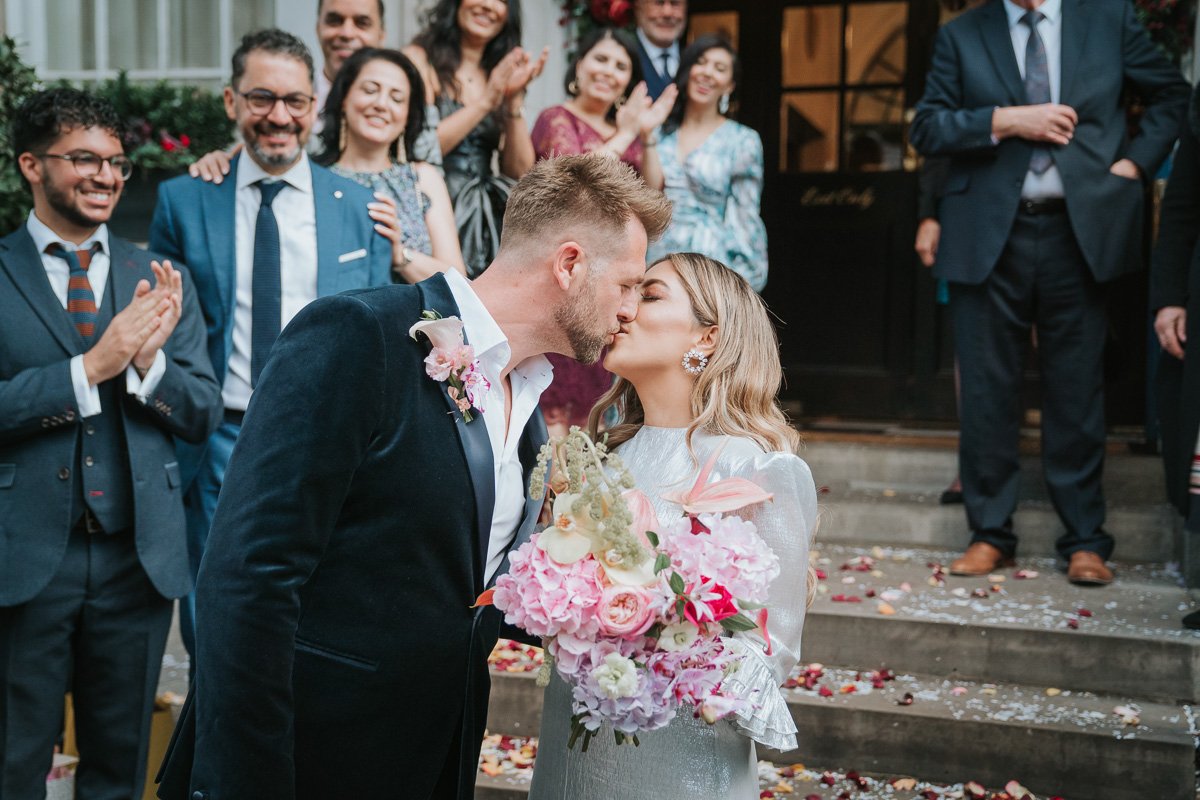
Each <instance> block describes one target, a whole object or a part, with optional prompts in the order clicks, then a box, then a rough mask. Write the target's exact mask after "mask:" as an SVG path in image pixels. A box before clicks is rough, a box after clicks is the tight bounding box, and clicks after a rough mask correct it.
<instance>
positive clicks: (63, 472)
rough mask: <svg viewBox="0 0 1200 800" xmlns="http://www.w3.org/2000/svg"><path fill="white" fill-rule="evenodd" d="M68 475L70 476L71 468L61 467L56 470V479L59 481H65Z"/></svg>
mask: <svg viewBox="0 0 1200 800" xmlns="http://www.w3.org/2000/svg"><path fill="white" fill-rule="evenodd" d="M69 477H71V470H69V469H67V468H66V467H63V468H62V469H60V470H59V471H58V479H59V480H60V481H65V480H66V479H67V478H69Z"/></svg>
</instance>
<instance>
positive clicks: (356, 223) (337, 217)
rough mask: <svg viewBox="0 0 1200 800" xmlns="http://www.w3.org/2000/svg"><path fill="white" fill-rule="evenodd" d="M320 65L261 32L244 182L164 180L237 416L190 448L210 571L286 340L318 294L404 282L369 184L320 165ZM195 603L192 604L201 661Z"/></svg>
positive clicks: (163, 192) (170, 215)
mask: <svg viewBox="0 0 1200 800" xmlns="http://www.w3.org/2000/svg"><path fill="white" fill-rule="evenodd" d="M312 80H313V62H312V56H311V55H310V54H309V52H308V48H306V47H305V46H304V43H303V42H301V41H300V40H299V39H297V38H296V37H294V36H292V35H291V34H289V33H285V32H284V31H281V30H276V29H268V30H262V31H257V32H254V33H250V34H247V35H246V36H245V37H243V39H242V42H241V45H240V46H239V47H238V49H237V50H236V51H235V52H234V54H233V75H232V78H231V80H230V84H229V86H227V87H226V88H225V110H226V113H228V114H229V117H230V119H233V120H235V121H236V122H237V126H238V130H239V131H240V132H241V136H242V141H243V142H244V145H245V146H244V152H242V153H241V154H240V155H239V156H237V157H236V158H235V159H234V160H233V163H232V165H231V168H232V176H231V179H230V180H228V181H225V182H224V183H220V184H217V183H207V182H205V181H203V180H199V179H196V178H191V177H188V176H186V175H184V176H180V177H178V178H175V179H173V180H170V181H167V182H166V183H164V184H163V185H162V186H161V187H159V194H158V204H157V206H156V207H155V209H154V220H153V221H152V222H151V224H150V247H151V248H152V249H154V250H156V251H157V252H160V253H163V254H164V255H166V256H167V257H169V258H175V259H179V260H180V261H183V262H184V263H185V264H187V265H188V268H189V269H190V270H191V274H192V276H193V277H194V278H195V281H196V287H197V291H198V294H199V298H200V306H201V308H203V309H204V317H205V319H206V320H207V321H208V355H209V358H210V359H211V360H212V365H213V370H214V372H215V373H216V376H217V380H218V381H219V382H220V383H221V398H222V401H223V402H224V405H225V414H224V418H223V420H222V422H221V425H220V427H219V428H218V429H217V431H216V432H215V433H214V434H213V435H212V436H211V437H210V439H209V441H208V442H206V443H204V444H203V445H202V446H200V447H185V448H181V452H180V460H181V463H182V464H183V468H184V469H183V473H184V481H185V486H187V491H186V494H185V501H186V505H187V513H188V549H189V554H190V556H191V563H192V569H193V575H194V574H195V572H196V571H197V570H199V567H200V560H201V558H202V556H203V554H204V544H205V542H206V541H207V539H208V529H209V526H210V524H211V523H212V515H213V511H214V509H215V508H216V505H217V495H218V494H219V493H220V490H221V484H222V482H223V479H224V474H225V466H226V464H228V463H229V456H230V453H231V452H232V451H233V445H234V443H235V442H236V441H237V436H238V431H239V429H240V428H241V421H242V416H243V415H244V414H245V412H246V406H247V404H248V403H249V402H250V396H251V393H252V391H253V389H254V386H255V385H256V383H257V382H258V377H259V374H260V373H261V371H262V368H263V365H264V364H266V362H267V355H268V353H269V352H270V349H271V345H272V343H273V342H274V341H275V337H276V336H278V335H279V331H281V330H282V329H283V328H284V327H286V326H287V324H288V322H289V321H290V320H291V319H292V317H294V316H295V315H296V313H297V312H299V311H300V309H301V308H303V307H304V306H305V305H307V304H308V303H310V302H312V301H313V300H315V299H316V298H318V297H324V296H326V295H331V294H336V293H338V292H342V291H345V290H347V289H360V288H363V287H366V286H380V285H383V284H387V283H389V282H390V281H391V266H392V251H391V243H390V242H388V240H387V239H385V238H384V237H383V236H381V235H379V234H377V233H376V232H375V231H374V227H373V226H374V221H373V219H372V217H371V216H369V215H370V214H372V213H377V212H376V211H372V210H371V209H370V206H371V204H372V203H375V202H376V200H375V198H374V196H373V195H372V193H371V191H370V190H369V189H366V188H364V187H362V186H360V185H358V184H357V183H355V182H354V181H351V180H348V179H346V178H342V177H340V176H338V175H334V174H333V173H332V172H330V171H329V170H327V169H325V168H324V167H321V166H318V165H316V164H313V163H312V162H311V161H309V158H308V154H307V153H306V152H305V151H304V146H305V144H306V143H307V141H308V138H309V135H310V134H311V133H312V127H313V122H314V120H315V119H316V103H315V101H314V97H313V83H312ZM194 613H195V610H194V603H193V598H192V597H190V596H189V597H188V598H187V600H185V601H184V602H183V603H182V604H181V613H180V623H181V628H182V634H183V641H184V644H185V645H186V646H187V649H188V652H189V653H190V654H192V656H193V658H194V657H195V654H196V648H195V642H194V634H193V631H194V628H193V620H194Z"/></svg>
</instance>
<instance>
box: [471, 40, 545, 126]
mask: <svg viewBox="0 0 1200 800" xmlns="http://www.w3.org/2000/svg"><path fill="white" fill-rule="evenodd" d="M548 58H550V48H549V47H544V48H542V53H541V55H540V56H539V57H538V58H536V59H535V58H533V57H531V56H530V55H529V53H528V52H527V51H526V50H525V48H523V47H514V48H513V49H512V50H511V51H510V52H509V54H508V55H506V56H505V57H504V58H502V59H500V63H499V64H497V65H496V66H495V67H494V68H493V69H492V73H491V75H489V76H488V81H487V88H486V90H485V97H486V99H487V103H488V105H489V106H490V107H491V108H492V110H493V111H494V110H496V109H499V108H500V106H501V105H503V104H504V103H505V102H512V101H514V100H516V101H519V100H521V99H522V98H523V97H524V94H525V89H526V88H527V87H528V86H529V84H530V83H531V82H532V81H533V80H534V78H536V77H538V76H539V75H541V74H542V70H543V69H545V68H546V60H547V59H548Z"/></svg>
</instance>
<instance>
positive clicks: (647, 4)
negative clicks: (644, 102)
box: [633, 0, 687, 100]
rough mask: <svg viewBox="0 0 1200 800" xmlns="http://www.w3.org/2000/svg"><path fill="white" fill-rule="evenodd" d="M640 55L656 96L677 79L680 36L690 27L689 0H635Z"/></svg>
mask: <svg viewBox="0 0 1200 800" xmlns="http://www.w3.org/2000/svg"><path fill="white" fill-rule="evenodd" d="M633 17H634V21H635V22H636V23H637V39H638V58H639V59H640V60H641V62H642V76H643V77H644V78H645V80H646V88H647V89H648V90H649V92H650V96H651V97H652V98H654V99H655V100H657V99H658V96H659V95H660V94H662V93H663V90H664V89H666V88H667V85H668V84H670V83H671V82H673V81H674V80H675V72H676V71H677V70H678V69H679V37H681V36H683V29H684V28H685V27H687V0H635V2H634V4H633Z"/></svg>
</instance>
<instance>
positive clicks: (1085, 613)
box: [1075, 608, 1092, 617]
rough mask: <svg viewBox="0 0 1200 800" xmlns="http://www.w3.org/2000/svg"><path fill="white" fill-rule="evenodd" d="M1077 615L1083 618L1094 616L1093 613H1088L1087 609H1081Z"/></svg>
mask: <svg viewBox="0 0 1200 800" xmlns="http://www.w3.org/2000/svg"><path fill="white" fill-rule="evenodd" d="M1075 613H1076V614H1078V615H1079V616H1081V617H1090V616H1091V615H1092V612H1091V611H1088V610H1087V609H1086V608H1081V609H1079V610H1078V611H1076V612H1075Z"/></svg>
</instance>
